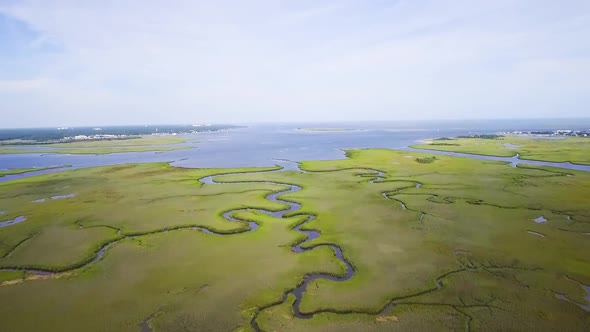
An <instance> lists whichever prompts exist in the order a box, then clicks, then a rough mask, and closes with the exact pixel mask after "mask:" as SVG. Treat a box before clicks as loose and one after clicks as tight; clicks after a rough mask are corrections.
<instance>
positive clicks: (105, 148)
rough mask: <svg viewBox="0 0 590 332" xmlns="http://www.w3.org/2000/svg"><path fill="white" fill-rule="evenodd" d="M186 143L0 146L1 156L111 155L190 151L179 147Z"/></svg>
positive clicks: (169, 139) (144, 140)
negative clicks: (39, 154) (53, 154)
mask: <svg viewBox="0 0 590 332" xmlns="http://www.w3.org/2000/svg"><path fill="white" fill-rule="evenodd" d="M185 142H186V139H184V138H182V137H177V136H140V137H134V138H130V139H114V140H90V141H76V142H68V143H51V144H28V145H26V148H25V147H24V146H19V145H14V146H13V145H2V146H0V154H23V153H59V154H109V153H123V152H145V151H172V150H182V149H188V148H189V147H188V146H182V145H179V144H181V143H185ZM32 148H33V149H32Z"/></svg>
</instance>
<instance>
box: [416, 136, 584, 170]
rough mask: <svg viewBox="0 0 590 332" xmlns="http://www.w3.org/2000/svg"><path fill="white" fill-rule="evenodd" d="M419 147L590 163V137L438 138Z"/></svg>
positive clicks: (418, 146) (418, 147) (417, 146)
mask: <svg viewBox="0 0 590 332" xmlns="http://www.w3.org/2000/svg"><path fill="white" fill-rule="evenodd" d="M412 147H413V148H417V149H428V150H440V151H450V152H463V153H473V154H483V155H490V156H500V157H512V156H514V155H516V154H517V153H518V154H519V155H520V158H521V159H530V160H543V161H553V162H568V161H569V162H572V163H576V164H584V165H590V139H588V138H583V137H568V138H563V139H535V138H531V137H517V136H507V137H498V138H494V139H482V138H481V137H480V138H457V139H454V140H453V144H452V145H450V144H440V143H438V142H435V141H431V142H426V143H425V144H419V145H414V146H412Z"/></svg>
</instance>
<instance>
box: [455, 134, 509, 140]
mask: <svg viewBox="0 0 590 332" xmlns="http://www.w3.org/2000/svg"><path fill="white" fill-rule="evenodd" d="M501 137H504V136H502V135H493V134H492V135H466V136H457V138H479V139H498V138H501Z"/></svg>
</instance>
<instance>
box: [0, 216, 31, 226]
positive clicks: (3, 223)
mask: <svg viewBox="0 0 590 332" xmlns="http://www.w3.org/2000/svg"><path fill="white" fill-rule="evenodd" d="M25 220H27V218H26V217H25V216H18V217H16V218H14V219H10V220H5V221H0V228H1V227H7V226H12V225H16V224H18V223H21V222H23V221H25Z"/></svg>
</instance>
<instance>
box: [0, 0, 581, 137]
mask: <svg viewBox="0 0 590 332" xmlns="http://www.w3.org/2000/svg"><path fill="white" fill-rule="evenodd" d="M589 36H590V1H585V0H581V1H574V0H570V1H545V0H536V1H533V0H520V1H519V0H510V1H504V0H496V1H444V0H438V1H427V0H412V1H410V0H408V1H401V0H400V1H347V0H341V1H278V0H273V1H270V0H268V1H256V0H253V1H226V0H220V1H174V2H162V1H134V0H129V1H112V0H105V1H75V0H62V1H59V2H57V1H47V0H30V1H29V0H21V1H18V0H10V1H6V0H0V115H1V116H0V127H23V126H25V127H30V126H63V125H67V126H75V125H107V124H148V123H202V122H225V123H228V122H229V123H231V122H257V121H326V120H348V121H356V120H417V119H461V118H469V119H479V118H511V117H516V118H528V117H534V118H552V117H553V118H554V117H590V106H589V105H590V37H589Z"/></svg>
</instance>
